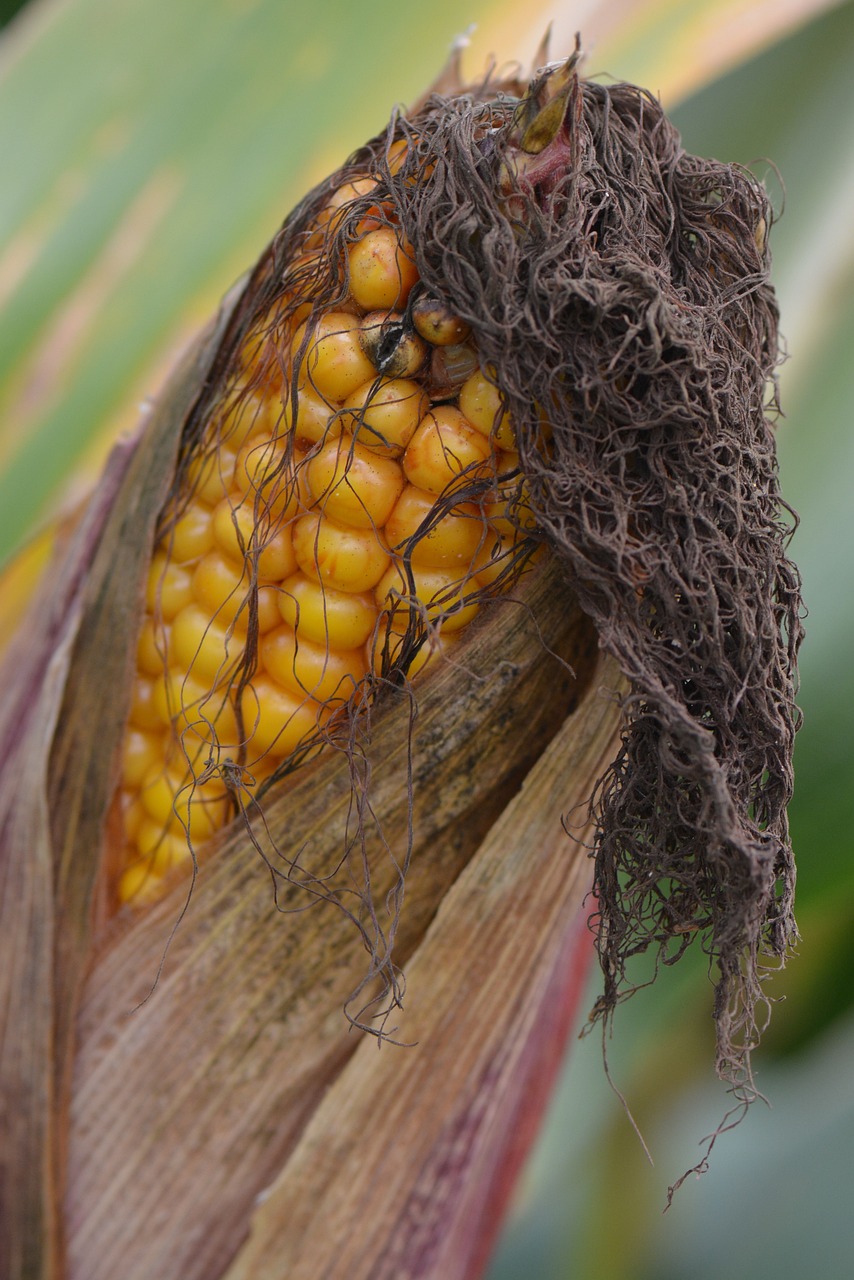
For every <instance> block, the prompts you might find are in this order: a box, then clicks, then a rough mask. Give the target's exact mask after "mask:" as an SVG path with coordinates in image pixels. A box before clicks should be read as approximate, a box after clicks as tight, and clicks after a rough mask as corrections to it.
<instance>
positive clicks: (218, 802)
mask: <svg viewBox="0 0 854 1280" xmlns="http://www.w3.org/2000/svg"><path fill="white" fill-rule="evenodd" d="M139 798H140V800H141V801H142V804H143V807H144V809H145V811H146V813H147V814H148V816H149V818H152V819H153V820H154V823H156V824H157V825H158V826H159V828H160V830H161V831H172V832H174V833H175V834H180V833H181V832H182V831H184V832H185V833H186V834H187V835H189V837H190V839H191V840H193V841H196V840H207V839H208V838H209V837H210V836H212V835H213V833H214V832H215V831H216V830H218V828H219V827H221V826H222V824H223V822H224V821H225V817H226V813H227V809H228V801H227V798H226V790H225V785H224V783H223V782H221V781H220V779H219V778H216V777H213V778H211V779H210V780H209V781H206V782H204V783H201V782H196V781H195V780H194V779H193V777H192V775H190V774H189V773H188V772H187V770H185V769H180V768H166V769H164V768H163V765H162V764H157V765H156V766H155V767H154V768H153V769H152V770H151V772H150V773H149V774H147V776H146V777H145V778H144V779H143V781H142V785H141V786H140V790H139Z"/></svg>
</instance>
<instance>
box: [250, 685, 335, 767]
mask: <svg viewBox="0 0 854 1280" xmlns="http://www.w3.org/2000/svg"><path fill="white" fill-rule="evenodd" d="M242 709H243V726H244V729H245V732H246V737H247V739H248V751H249V760H250V761H254V760H255V759H256V758H258V757H260V756H263V755H264V754H265V753H266V752H268V751H271V750H272V751H274V752H275V754H276V755H277V756H279V757H280V758H284V757H285V756H288V755H290V753H291V752H292V751H295V750H296V748H297V747H299V746H302V745H303V744H304V743H306V742H308V741H309V740H310V739H311V738H313V737H314V736H315V734H316V733H317V732H318V729H319V728H320V727H322V725H323V724H324V722H325V721H326V720H327V719H328V718H329V712H328V710H327V709H326V708H325V707H323V706H321V704H320V703H318V702H314V701H313V700H312V699H311V698H308V697H306V695H305V694H300V693H294V692H293V691H292V690H290V689H286V688H284V687H283V686H282V685H280V684H279V682H278V681H277V680H273V679H272V677H270V676H269V675H256V676H255V677H254V678H253V680H252V684H251V685H249V686H247V688H246V689H245V690H244V693H243V702H242Z"/></svg>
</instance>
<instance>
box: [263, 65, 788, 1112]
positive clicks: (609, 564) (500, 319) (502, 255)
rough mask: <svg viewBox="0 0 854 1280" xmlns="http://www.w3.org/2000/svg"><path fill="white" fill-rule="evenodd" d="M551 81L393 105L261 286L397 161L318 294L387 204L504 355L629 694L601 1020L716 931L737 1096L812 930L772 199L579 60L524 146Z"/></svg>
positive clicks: (459, 306)
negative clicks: (779, 416) (318, 224)
mask: <svg viewBox="0 0 854 1280" xmlns="http://www.w3.org/2000/svg"><path fill="white" fill-rule="evenodd" d="M549 83H550V81H549V78H546V79H545V80H544V81H543V82H541V83H540V84H536V83H535V85H534V86H533V87H532V92H531V97H530V99H529V101H530V102H531V103H532V104H533V105H532V106H530V107H529V108H526V107H522V108H520V107H519V104H518V101H517V99H516V98H515V96H514V95H515V93H516V92H518V86H516V85H515V84H513V83H505V84H502V85H495V86H491V87H490V86H485V87H484V88H483V89H482V90H481V91H480V92H479V93H477V94H474V95H471V94H468V95H466V94H464V95H461V96H458V97H453V98H450V99H448V98H442V97H435V98H433V99H430V100H428V102H427V103H426V106H425V107H424V109H423V110H422V111H421V112H420V113H418V114H417V115H415V116H413V117H412V118H409V119H407V118H405V117H403V116H400V117H397V118H396V119H394V120H393V121H392V124H391V126H390V127H389V130H388V132H387V133H384V134H383V135H381V136H380V137H379V138H378V139H377V140H375V141H374V142H373V143H371V144H370V145H369V146H367V147H366V148H364V149H363V150H362V151H360V152H358V153H357V154H356V155H355V156H354V157H353V158H352V160H351V162H350V163H349V164H348V165H347V166H345V168H344V169H343V170H342V171H340V172H339V173H338V174H336V175H335V176H334V177H333V178H332V179H331V180H330V182H329V183H328V184H326V185H325V186H324V187H322V188H320V189H319V190H318V191H317V192H316V193H315V194H314V195H313V196H312V197H311V198H310V199H309V200H308V201H307V202H306V203H305V204H304V205H302V206H301V207H300V208H299V209H298V210H297V211H296V213H295V214H294V216H293V217H292V218H291V219H290V220H289V221H288V223H286V225H285V229H284V231H283V233H282V235H281V236H280V237H279V239H277V241H276V242H275V244H274V246H273V253H272V256H271V257H270V258H269V259H268V260H266V261H265V262H264V263H262V266H261V268H260V269H259V272H258V273H256V277H255V289H254V291H253V292H252V293H250V294H247V295H246V300H247V304H248V303H249V301H250V299H251V300H252V301H253V302H254V300H255V298H258V297H261V298H263V299H264V302H265V305H266V304H268V303H269V301H270V299H271V298H272V296H273V295H274V293H275V291H276V290H277V289H278V288H279V287H280V286H279V283H278V282H279V281H280V280H281V278H282V276H283V275H286V273H287V270H288V261H289V255H290V254H291V253H292V252H293V246H294V245H295V244H298V243H299V242H300V237H301V236H302V235H303V233H304V232H306V231H307V230H308V228H310V226H311V224H312V222H313V221H314V218H315V216H316V214H317V212H318V210H319V209H320V207H321V206H322V205H323V203H324V201H325V200H326V199H327V198H328V196H329V193H330V191H331V190H333V189H334V188H336V187H337V186H338V185H339V184H340V183H341V182H342V181H344V180H345V179H347V178H348V177H356V176H358V175H360V174H363V173H365V172H366V171H369V172H371V173H378V174H380V175H381V188H380V190H379V191H378V192H373V193H371V195H370V196H368V197H365V198H364V199H363V200H359V201H356V202H355V203H354V205H353V207H352V214H351V217H348V218H347V219H345V220H344V221H343V222H342V224H341V225H340V226H339V227H338V229H337V232H336V234H335V235H333V236H330V238H329V241H328V243H327V246H326V250H327V256H328V264H329V265H328V279H327V289H326V296H325V297H324V298H323V300H322V306H327V305H329V304H330V303H331V302H333V301H334V300H335V298H336V297H339V296H343V295H344V293H345V291H346V280H345V278H344V275H343V272H342V268H341V266H340V263H341V262H342V260H343V254H342V249H343V248H344V246H345V244H346V242H347V239H348V236H350V235H352V228H353V227H354V226H355V225H356V222H357V221H358V219H359V218H360V217H361V216H364V214H365V213H366V212H367V210H368V209H369V207H370V206H371V205H372V204H373V203H374V201H375V200H376V199H377V196H380V197H385V196H388V197H389V198H390V199H391V200H392V202H393V204H394V207H395V209H396V211H397V216H398V218H399V222H400V226H401V228H402V230H403V232H404V233H405V235H406V236H407V237H408V238H409V239H410V240H411V242H412V244H413V245H415V246H416V258H417V263H418V268H419V271H420V274H421V278H422V280H423V281H424V282H425V284H426V285H427V287H428V288H429V289H431V290H433V291H434V292H436V293H437V294H438V295H439V296H440V297H442V298H444V299H446V300H447V302H448V304H449V306H450V307H451V309H452V310H453V311H454V312H456V313H457V314H458V315H460V316H461V317H462V318H463V320H465V321H467V322H468V323H470V324H471V326H472V328H473V331H474V332H475V334H476V336H477V343H478V349H479V352H480V357H481V360H482V362H484V363H485V364H489V365H490V366H492V367H493V368H494V369H495V370H496V371H497V381H498V383H499V386H500V389H501V392H502V395H503V397H504V399H505V401H506V404H507V408H508V409H509V412H510V414H511V415H512V418H513V421H514V424H515V428H516V433H517V440H518V447H519V450H520V455H521V461H522V471H523V474H524V476H525V478H526V482H527V486H528V492H529V498H528V501H529V502H530V505H531V507H532V509H533V510H534V513H535V515H536V523H537V530H538V532H537V535H536V537H538V538H541V539H543V540H544V541H545V542H546V543H547V544H548V545H549V547H550V549H551V550H552V551H553V553H554V554H555V556H556V557H557V558H558V559H559V561H560V562H561V564H562V565H563V568H564V571H565V574H566V576H567V579H568V580H569V582H570V583H571V585H572V587H573V589H574V591H575V593H576V595H577V597H578V599H579V601H580V603H581V605H582V608H583V609H584V610H585V612H586V613H587V614H588V616H589V617H590V618H592V620H593V621H594V623H595V625H596V628H597V631H598V635H599V642H600V644H601V645H602V646H603V647H604V648H605V649H606V650H607V651H609V652H610V653H611V654H612V655H613V656H614V657H615V658H616V659H617V661H618V663H619V665H620V667H621V668H622V671H623V673H624V674H625V676H626V677H627V678H628V680H629V682H630V693H629V696H628V697H627V698H626V701H625V706H624V710H625V730H624V735H623V741H622V746H621V749H620V751H619V754H618V756H617V758H616V760H615V761H614V763H613V764H612V765H611V767H610V768H609V769H608V771H607V772H606V774H605V775H604V777H603V778H602V780H601V784H600V786H599V788H598V790H597V794H596V797H595V800H594V813H595V818H596V835H595V842H594V854H595V868H596V877H595V887H596V904H597V915H596V927H597V930H598V933H597V937H598V949H599V956H600V960H601V965H602V970H603V973H604V978H605V986H604V992H603V994H602V996H601V998H600V1000H599V1002H598V1004H597V1006H596V1009H595V1010H594V1014H595V1016H596V1017H600V1018H603V1019H605V1020H606V1021H607V1019H608V1018H609V1016H610V1014H611V1013H612V1011H613V1009H614V1007H615V1005H616V1004H617V1003H618V1001H619V1000H620V999H622V998H623V997H624V996H625V995H627V994H629V993H631V991H632V990H633V989H634V984H633V981H632V977H631V974H630V973H629V972H628V967H629V962H630V960H631V959H632V957H635V956H637V955H639V954H640V953H643V952H647V951H652V953H653V954H654V955H655V957H656V959H657V962H660V963H666V964H671V963H673V962H674V961H675V960H676V959H677V958H678V957H679V956H680V955H681V954H682V953H683V952H684V951H685V949H686V948H687V947H688V946H690V945H691V943H692V942H694V943H698V944H699V945H700V946H702V947H703V949H704V950H705V951H706V952H707V954H708V956H709V964H710V972H711V974H712V977H713V980H714V984H715V1005H714V1017H715V1024H716V1029H717V1069H718V1071H719V1073H720V1075H721V1076H722V1077H723V1078H724V1079H725V1080H726V1081H727V1082H729V1084H730V1085H731V1087H732V1089H733V1092H734V1094H735V1102H736V1107H741V1106H744V1105H746V1104H747V1103H748V1102H749V1101H750V1100H751V1099H752V1098H753V1097H754V1096H755V1087H754V1084H753V1079H752V1075H751V1067H750V1054H751V1050H752V1048H753V1047H755V1043H756V1041H757V1039H758V1035H759V1031H760V1028H761V1025H762V1024H763V1023H764V1021H765V1018H766V1002H765V1000H764V998H763V985H762V984H763V979H764V978H765V977H766V976H767V974H768V972H769V971H770V970H772V969H774V968H776V967H777V965H778V964H779V963H780V962H781V960H782V959H784V957H785V955H786V952H787V949H788V948H789V946H790V944H791V943H792V942H793V940H794V938H795V936H796V926H795V922H794V917H793V893H794V881H795V870H794V863H793V858H792V851H791V846H790V840H789V832H788V825H787V817H786V808H787V803H788V801H789V798H790V795H791V790H792V751H793V740H794V735H795V731H796V728H797V725H798V719H799V717H798V712H797V709H796V706H795V701H794V698H795V689H796V659H797V650H798V646H799V644H800V640H801V636H802V627H801V621H800V615H801V598H800V584H799V577H798V574H797V571H796V569H795V567H794V566H793V564H792V563H791V561H790V560H789V559H788V558H787V555H786V545H787V542H788V539H789V537H790V535H791V530H792V525H793V523H794V518H793V516H792V513H791V512H790V510H789V508H788V507H787V506H786V504H785V503H784V502H783V501H782V499H781V495H780V491H779V485H778V473H777V462H776V455H775V447H774V438H773V432H772V423H771V421H770V417H772V416H773V414H774V413H775V412H776V393H775V386H774V381H773V375H774V369H775V366H776V364H777V361H778V355H779V347H778V334H777V308H776V304H775V299H774V294H773V291H772V289H771V286H770V283H769V255H768V250H767V245H766V241H767V229H768V227H769V225H770V223H771V220H772V218H771V210H770V208H769V203H768V200H767V197H766V194H765V191H764V189H763V188H762V186H761V184H760V183H759V182H758V181H757V180H756V179H754V177H753V176H752V175H751V174H750V173H748V172H747V171H745V170H743V169H741V168H739V167H737V166H733V165H727V164H722V163H719V162H717V161H714V160H704V159H699V158H697V157H695V156H691V155H688V154H686V153H685V151H684V149H683V148H682V145H681V141H680V138H679V135H678V133H677V132H676V130H675V129H674V127H673V126H672V125H671V124H670V122H669V121H668V120H667V118H666V117H665V115H664V113H663V111H662V108H661V106H660V104H659V103H658V102H657V101H656V100H655V99H654V98H653V97H651V96H650V95H649V94H648V93H646V92H645V91H643V90H641V89H638V88H637V87H635V86H632V85H627V84H616V85H610V86H605V85H600V84H596V83H594V82H591V81H589V80H585V79H583V78H581V77H579V76H577V74H576V73H575V71H574V70H573V71H572V72H571V73H570V74H569V75H568V77H567V78H566V83H565V86H564V88H563V89H562V90H561V94H560V97H561V101H562V103H563V108H564V114H563V118H562V121H561V124H560V127H559V128H558V129H557V131H556V132H555V133H554V136H553V137H552V138H551V140H550V141H549V142H548V143H547V145H545V147H543V148H542V149H540V150H539V151H538V152H537V153H536V154H523V153H522V152H520V151H518V150H516V151H515V152H514V145H515V144H518V143H519V142H520V141H522V142H523V143H524V141H525V139H524V131H525V127H526V120H529V119H530V117H531V116H532V115H533V114H534V111H535V108H536V106H537V105H539V104H540V103H541V102H542V101H543V100H546V99H547V98H548V96H549ZM399 138H406V139H408V140H409V149H408V152H407V155H406V159H405V162H404V164H403V166H402V167H401V168H400V169H399V170H398V171H397V172H396V173H395V174H394V175H392V174H391V173H390V172H389V171H388V166H387V164H386V162H385V156H386V154H387V152H388V149H389V147H390V145H391V144H392V143H393V142H395V141H396V140H397V139H399ZM539 145H540V146H541V144H539ZM428 174H429V177H428V176H427V175H428ZM256 314H257V313H256ZM544 413H545V415H546V416H547V418H548V421H549V423H550V424H551V428H552V430H551V432H550V433H549V436H548V439H547V440H546V441H545V442H544V439H543V433H542V430H541V427H542V418H543V414H544ZM474 496H476V486H474Z"/></svg>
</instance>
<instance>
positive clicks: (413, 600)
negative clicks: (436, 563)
mask: <svg viewBox="0 0 854 1280" xmlns="http://www.w3.org/2000/svg"><path fill="white" fill-rule="evenodd" d="M479 586H480V583H479V581H478V579H477V578H475V577H473V576H471V575H469V576H467V577H466V578H465V579H462V578H460V577H457V576H455V575H454V574H453V572H451V573H448V572H447V571H445V570H442V569H432V568H428V567H427V566H425V565H410V566H406V565H402V564H400V562H396V563H394V564H392V565H391V567H390V568H389V569H388V570H386V572H385V573H384V574H383V576H382V578H381V580H380V582H379V584H378V586H377V588H376V592H375V595H376V599H377V603H378V604H379V605H380V606H381V607H382V608H384V609H386V610H388V611H389V613H390V616H391V619H392V626H393V627H394V628H395V629H400V628H402V627H404V626H405V625H406V621H407V616H408V614H409V611H410V610H411V609H414V610H416V611H417V612H418V613H419V614H420V615H422V616H424V617H425V618H426V620H427V621H428V622H441V624H442V630H443V631H447V632H453V631H459V630H461V628H462V627H466V626H468V624H469V623H470V622H471V621H472V619H473V618H474V616H475V614H476V613H477V610H478V604H477V601H476V600H469V599H468V597H470V596H472V595H473V594H474V593H475V592H476V591H477V590H478V588H479Z"/></svg>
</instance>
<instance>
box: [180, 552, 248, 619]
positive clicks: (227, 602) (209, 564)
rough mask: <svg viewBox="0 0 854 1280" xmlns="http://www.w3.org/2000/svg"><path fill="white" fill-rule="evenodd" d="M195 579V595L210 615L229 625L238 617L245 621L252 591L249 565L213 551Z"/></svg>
mask: <svg viewBox="0 0 854 1280" xmlns="http://www.w3.org/2000/svg"><path fill="white" fill-rule="evenodd" d="M192 581H193V596H194V597H195V599H196V601H197V602H198V603H199V604H200V605H201V606H202V607H203V608H204V609H206V610H207V611H208V613H209V616H210V617H212V618H217V619H218V620H219V621H220V622H222V623H226V624H227V623H230V622H234V620H235V618H237V617H238V616H241V617H243V618H244V621H245V618H246V611H247V598H248V593H249V571H248V569H247V568H246V567H245V565H240V564H235V562H234V561H233V560H230V559H229V558H228V557H227V556H224V555H223V554H222V552H221V551H209V552H208V554H207V555H206V556H204V558H203V559H202V560H200V561H199V563H198V565H197V566H196V571H195V573H194V574H193V580H192ZM188 603H189V601H188ZM173 616H174V615H173Z"/></svg>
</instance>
